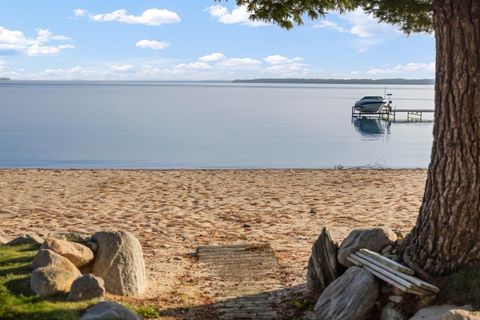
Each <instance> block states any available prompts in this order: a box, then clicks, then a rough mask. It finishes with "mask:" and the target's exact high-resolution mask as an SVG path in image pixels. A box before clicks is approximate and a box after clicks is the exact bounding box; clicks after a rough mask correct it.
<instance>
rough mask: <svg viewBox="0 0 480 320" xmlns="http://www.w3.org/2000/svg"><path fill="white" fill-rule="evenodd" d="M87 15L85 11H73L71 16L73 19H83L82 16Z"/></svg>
mask: <svg viewBox="0 0 480 320" xmlns="http://www.w3.org/2000/svg"><path fill="white" fill-rule="evenodd" d="M87 13H88V11H87V10H85V9H75V10H73V14H74V15H75V17H83V16H86V15H87Z"/></svg>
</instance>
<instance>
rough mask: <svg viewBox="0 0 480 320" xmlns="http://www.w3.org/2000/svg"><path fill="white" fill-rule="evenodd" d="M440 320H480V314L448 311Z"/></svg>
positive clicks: (460, 310) (457, 310)
mask: <svg viewBox="0 0 480 320" xmlns="http://www.w3.org/2000/svg"><path fill="white" fill-rule="evenodd" d="M440 320H480V312H478V311H467V310H462V309H455V310H450V311H448V312H447V313H446V314H445V315H443V316H442V317H441V318H440Z"/></svg>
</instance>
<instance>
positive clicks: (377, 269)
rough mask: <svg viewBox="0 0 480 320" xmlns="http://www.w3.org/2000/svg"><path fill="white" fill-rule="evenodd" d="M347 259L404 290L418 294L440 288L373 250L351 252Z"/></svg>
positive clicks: (432, 291) (425, 293)
mask: <svg viewBox="0 0 480 320" xmlns="http://www.w3.org/2000/svg"><path fill="white" fill-rule="evenodd" d="M347 259H348V261H350V262H351V263H353V264H355V265H357V266H360V267H363V268H365V269H366V270H368V271H370V272H371V273H372V274H373V275H374V276H376V277H377V278H379V279H381V280H383V281H385V282H387V283H390V284H391V285H393V286H395V287H397V288H398V289H400V290H402V291H405V292H409V293H412V294H416V295H431V294H435V293H437V292H439V290H440V289H438V288H437V287H436V286H434V285H432V284H430V283H428V282H425V281H423V280H421V279H419V278H416V277H414V276H412V270H411V269H409V268H407V267H405V266H402V265H401V264H399V263H398V262H396V261H393V260H391V259H388V258H386V257H383V256H381V255H379V254H377V253H374V252H372V251H368V250H365V249H360V250H358V251H357V252H355V253H352V254H350V255H349V256H348V257H347ZM400 270H401V271H400ZM406 273H408V274H406Z"/></svg>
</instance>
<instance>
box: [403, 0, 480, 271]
mask: <svg viewBox="0 0 480 320" xmlns="http://www.w3.org/2000/svg"><path fill="white" fill-rule="evenodd" d="M433 8H434V28H435V36H436V49H437V58H436V85H435V108H436V110H435V124H434V130H433V135H434V141H433V148H432V158H431V163H430V167H429V169H428V178H427V184H426V188H425V194H424V198H423V204H422V207H421V209H420V214H419V216H418V219H417V224H416V226H415V227H414V229H413V230H412V232H411V234H410V235H409V236H407V238H406V239H405V242H404V245H403V258H404V260H405V262H407V263H408V264H410V265H412V266H413V267H414V268H416V269H419V270H422V269H423V271H426V272H427V273H430V274H447V273H450V272H452V271H454V270H457V269H459V268H461V267H464V266H469V265H478V266H480V1H479V0H433Z"/></svg>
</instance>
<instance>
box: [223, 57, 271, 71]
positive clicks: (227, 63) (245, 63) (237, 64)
mask: <svg viewBox="0 0 480 320" xmlns="http://www.w3.org/2000/svg"><path fill="white" fill-rule="evenodd" d="M261 64H262V62H261V61H259V60H256V59H252V58H229V59H225V60H223V61H220V62H219V63H217V65H218V66H221V67H226V68H230V69H245V68H251V67H256V66H259V65H261Z"/></svg>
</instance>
